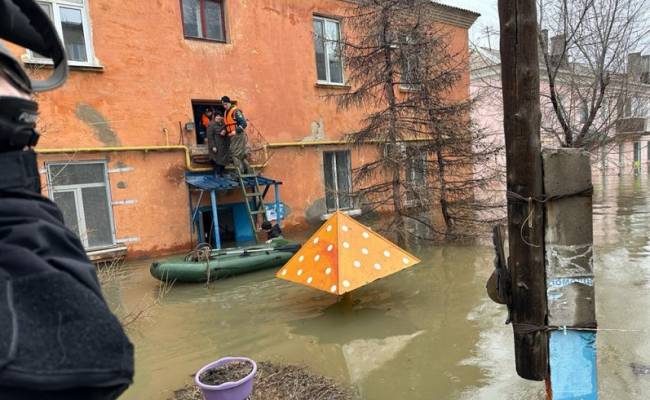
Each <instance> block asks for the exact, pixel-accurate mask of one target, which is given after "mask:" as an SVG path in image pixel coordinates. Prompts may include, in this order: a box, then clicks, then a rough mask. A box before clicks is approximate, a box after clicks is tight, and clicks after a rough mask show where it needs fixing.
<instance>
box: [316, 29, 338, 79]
mask: <svg viewBox="0 0 650 400" xmlns="http://www.w3.org/2000/svg"><path fill="white" fill-rule="evenodd" d="M314 47H315V49H316V73H317V76H318V81H319V82H322V83H330V84H331V83H333V84H338V85H342V84H343V60H342V58H341V30H340V25H339V22H338V21H336V20H333V19H328V18H321V17H314Z"/></svg>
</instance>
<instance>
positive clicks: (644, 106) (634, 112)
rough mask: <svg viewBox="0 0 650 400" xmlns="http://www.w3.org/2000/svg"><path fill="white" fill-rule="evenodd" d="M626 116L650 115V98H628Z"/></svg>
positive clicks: (643, 116) (641, 116)
mask: <svg viewBox="0 0 650 400" xmlns="http://www.w3.org/2000/svg"><path fill="white" fill-rule="evenodd" d="M628 107H629V108H627V107H626V110H625V111H626V113H625V116H626V117H638V118H645V117H650V100H649V99H646V98H643V97H632V98H631V99H629V100H628Z"/></svg>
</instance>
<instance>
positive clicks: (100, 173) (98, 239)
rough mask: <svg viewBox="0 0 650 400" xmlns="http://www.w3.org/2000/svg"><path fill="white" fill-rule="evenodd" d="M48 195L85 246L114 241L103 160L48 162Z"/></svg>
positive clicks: (93, 247)
mask: <svg viewBox="0 0 650 400" xmlns="http://www.w3.org/2000/svg"><path fill="white" fill-rule="evenodd" d="M48 176H49V183H50V196H51V198H52V200H53V201H54V202H55V203H56V204H57V205H58V206H59V207H60V208H61V211H62V212H63V219H64V221H65V224H66V226H68V228H70V229H71V230H72V231H73V232H75V233H76V234H77V235H79V238H80V239H81V242H82V243H83V245H84V247H86V248H87V249H95V248H101V247H109V246H112V245H114V244H115V238H114V233H113V216H112V213H111V207H110V205H109V198H110V196H109V189H108V184H107V182H108V177H107V175H106V163H104V162H92V163H74V164H68V163H66V164H58V163H52V164H48Z"/></svg>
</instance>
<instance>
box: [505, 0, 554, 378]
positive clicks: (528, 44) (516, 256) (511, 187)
mask: <svg viewBox="0 0 650 400" xmlns="http://www.w3.org/2000/svg"><path fill="white" fill-rule="evenodd" d="M499 19H500V26H501V44H500V49H501V68H502V70H501V80H502V86H503V112H504V132H505V140H506V162H507V183H508V191H509V192H511V195H510V196H508V236H509V238H508V242H509V247H510V249H509V250H510V252H509V255H510V257H509V265H510V269H511V271H512V302H513V304H512V322H513V328H514V337H515V360H516V367H517V373H518V374H519V376H521V377H522V378H525V379H530V380H536V381H540V380H544V379H545V378H546V377H547V375H548V338H547V333H546V331H545V330H544V329H543V327H544V326H546V282H545V274H544V208H543V205H542V204H541V203H540V202H537V201H534V200H531V201H528V199H541V198H542V197H543V181H542V179H543V177H542V158H541V154H540V152H541V147H540V120H541V113H540V103H539V59H538V54H537V48H538V46H537V37H538V34H537V33H538V32H537V9H536V1H535V0H499ZM516 197H518V198H516Z"/></svg>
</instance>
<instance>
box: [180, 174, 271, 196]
mask: <svg viewBox="0 0 650 400" xmlns="http://www.w3.org/2000/svg"><path fill="white" fill-rule="evenodd" d="M185 181H186V182H187V184H188V185H190V186H192V187H194V188H196V189H202V190H215V191H217V192H224V191H228V190H233V189H239V188H240V187H241V186H240V185H239V181H238V180H235V179H229V178H223V177H218V176H214V175H213V174H201V173H187V174H186V175H185ZM257 181H258V182H259V184H260V186H267V185H276V184H277V185H281V184H282V182H280V181H276V180H274V179H271V178H267V177H264V176H258V177H257ZM244 184H245V185H246V186H248V187H253V186H255V179H254V178H244Z"/></svg>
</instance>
